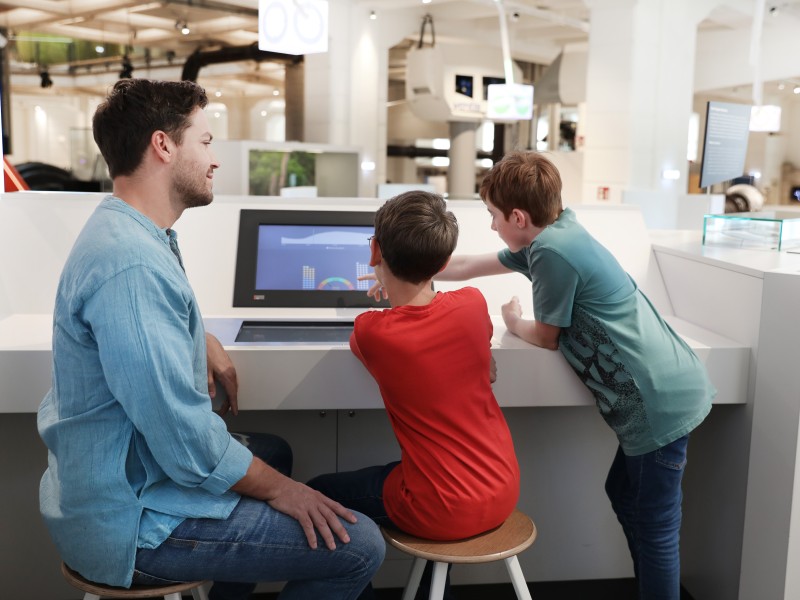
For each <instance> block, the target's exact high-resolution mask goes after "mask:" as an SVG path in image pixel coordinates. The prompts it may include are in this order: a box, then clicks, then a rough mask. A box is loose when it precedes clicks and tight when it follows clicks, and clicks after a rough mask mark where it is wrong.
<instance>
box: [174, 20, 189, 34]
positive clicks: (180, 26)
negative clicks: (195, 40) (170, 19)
mask: <svg viewBox="0 0 800 600" xmlns="http://www.w3.org/2000/svg"><path fill="white" fill-rule="evenodd" d="M175 29H177V30H179V31H180V32H181V33H182V34H183V35H189V34H190V33H191V32H192V30H191V29H189V23H187V22H186V21H181V20H178V21H175Z"/></svg>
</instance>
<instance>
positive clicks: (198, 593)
mask: <svg viewBox="0 0 800 600" xmlns="http://www.w3.org/2000/svg"><path fill="white" fill-rule="evenodd" d="M192 600H208V591H207V590H206V586H205V584H203V585H200V586H197V587H196V588H194V589H193V590H192Z"/></svg>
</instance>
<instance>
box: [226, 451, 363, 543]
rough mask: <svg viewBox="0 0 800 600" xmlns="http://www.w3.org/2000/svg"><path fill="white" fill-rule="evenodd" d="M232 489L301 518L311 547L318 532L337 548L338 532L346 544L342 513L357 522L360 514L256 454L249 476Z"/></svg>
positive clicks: (352, 521)
mask: <svg viewBox="0 0 800 600" xmlns="http://www.w3.org/2000/svg"><path fill="white" fill-rule="evenodd" d="M231 489H232V490H233V491H234V492H237V493H239V494H243V495H245V496H250V497H251V498H256V499H258V500H263V501H264V502H267V503H268V504H269V505H270V506H271V507H272V508H274V509H275V510H278V511H280V512H282V513H284V514H287V515H289V516H290V517H292V518H294V519H297V522H298V523H300V526H301V527H302V528H303V531H304V532H305V534H306V539H307V540H308V545H309V546H310V547H311V548H316V547H317V532H319V535H320V536H322V539H323V541H324V542H325V545H326V546H327V547H328V548H329V549H331V550H335V549H336V542H335V541H334V538H333V536H334V535H336V537H338V538H339V539H340V540H341V541H342V542H344V543H345V544H346V543H348V542H349V541H350V536H349V535H348V534H347V530H346V529H345V528H344V525H342V522H341V521H340V520H339V517H341V518H342V519H344V520H345V521H348V522H349V523H355V522H356V516H355V515H354V514H353V513H352V512H350V511H349V510H347V509H346V508H345V507H344V506H342V505H341V504H339V503H338V502H334V501H333V500H331V499H330V498H328V497H327V496H325V495H324V494H322V493H321V492H318V491H317V490H313V489H311V488H310V487H308V486H307V485H305V484H303V483H300V482H298V481H295V480H294V479H292V478H290V477H286V475H283V474H281V473H279V472H278V471H276V470H275V469H273V468H272V467H270V466H269V465H268V464H267V463H265V462H264V461H263V460H261V459H260V458H257V457H253V460H252V462H251V463H250V466H249V467H248V469H247V473H245V476H244V477H242V478H241V479H240V480H239V481H237V482H236V483H235V484H234V485H233V486H231Z"/></svg>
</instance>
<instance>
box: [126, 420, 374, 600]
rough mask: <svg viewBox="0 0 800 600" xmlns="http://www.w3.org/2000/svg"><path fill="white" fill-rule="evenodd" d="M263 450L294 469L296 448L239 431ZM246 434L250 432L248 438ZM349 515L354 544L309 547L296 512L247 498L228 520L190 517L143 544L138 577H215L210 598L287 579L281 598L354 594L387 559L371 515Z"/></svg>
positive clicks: (227, 598) (235, 595)
mask: <svg viewBox="0 0 800 600" xmlns="http://www.w3.org/2000/svg"><path fill="white" fill-rule="evenodd" d="M234 437H236V438H237V439H239V441H240V442H242V443H244V444H245V445H246V446H248V447H249V448H250V450H251V451H252V452H253V454H254V455H256V456H258V457H259V458H261V459H262V460H264V461H265V462H267V463H268V464H270V465H272V466H273V467H274V468H276V469H277V470H279V471H281V472H283V473H284V474H285V475H289V473H290V471H291V465H292V459H291V450H290V449H289V446H288V444H286V442H285V441H283V439H281V438H279V437H277V436H270V435H268V434H267V435H265V434H250V435H245V436H244V438H242V437H241V436H239V435H236V434H234ZM245 438H246V439H245ZM356 517H357V518H358V523H356V524H353V525H351V524H349V523H346V522H344V526H345V529H347V532H348V534H349V535H350V540H351V541H350V543H348V544H343V543H341V542H340V541H339V540H338V539H337V540H336V542H337V544H336V550H333V551H331V550H328V549H327V547H326V546H325V544H324V542H323V541H322V539H321V538H319V537H318V541H319V545H318V547H317V549H316V550H312V549H311V548H310V547H309V545H308V540H307V539H306V536H305V533H304V532H303V529H302V528H301V527H300V524H299V523H298V522H297V521H296V520H295V519H294V518H292V517H290V516H288V515H286V514H284V513H281V512H279V511H277V510H275V509H273V508H272V507H271V506H269V505H268V504H267V503H266V502H262V501H260V500H255V499H253V498H248V497H242V499H241V500H240V501H239V503H238V505H237V506H236V508H235V509H234V510H233V512H232V513H231V515H230V516H229V517H228V518H227V519H186V520H185V521H184V522H183V523H181V524H180V525H179V526H178V527H177V528H176V529H175V530H174V531H173V532H172V534H171V535H170V536H169V537H168V538H167V539H166V540H165V541H164V542H163V543H162V544H161V545H160V546H159V547H158V548H155V549H152V550H148V549H139V550H138V551H137V554H136V570H135V571H134V578H133V582H134V583H135V584H145V585H146V584H163V583H169V582H172V581H193V580H200V579H211V580H213V581H214V585H213V587H212V588H211V593H210V595H209V597H210V598H211V600H245V599H247V598H249V597H250V594H251V592H252V591H253V589H254V588H255V582H258V581H288V583H287V584H286V585H285V586H284V588H283V591H282V592H281V594H280V598H281V600H289V599H291V600H319V599H320V598H326V599H328V598H330V599H341V600H354V599H355V598H357V597H358V595H359V594H360V593H361V591H362V590H363V588H364V587H365V586H366V585H367V584H368V583H369V581H370V580H371V579H372V576H373V575H374V574H375V572H376V571H377V570H378V567H380V565H381V563H382V562H383V556H384V553H385V549H386V548H385V543H384V541H383V537H382V536H381V534H380V531H379V530H378V528H377V527H376V526H375V523H373V522H372V521H371V520H370V519H368V518H367V517H366V516H364V515H362V514H356Z"/></svg>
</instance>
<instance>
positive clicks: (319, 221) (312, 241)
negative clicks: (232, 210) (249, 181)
mask: <svg viewBox="0 0 800 600" xmlns="http://www.w3.org/2000/svg"><path fill="white" fill-rule="evenodd" d="M374 219H375V213H374V212H358V211H355V212H346V211H314V210H242V211H241V214H240V218H239V242H238V249H237V256H236V276H235V281H234V290H233V305H234V306H242V307H245V306H248V307H295V308H311V307H315V308H320V307H323V308H324V307H327V308H367V307H371V306H388V303H387V302H381V303H377V302H375V301H374V300H373V299H372V298H370V297H368V296H367V290H368V289H369V287H370V284H371V282H370V281H358V277H359V276H362V275H366V274H368V273H371V272H372V268H371V267H370V266H369V257H370V252H369V237H370V236H371V235H373V234H374V232H375V229H374Z"/></svg>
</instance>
